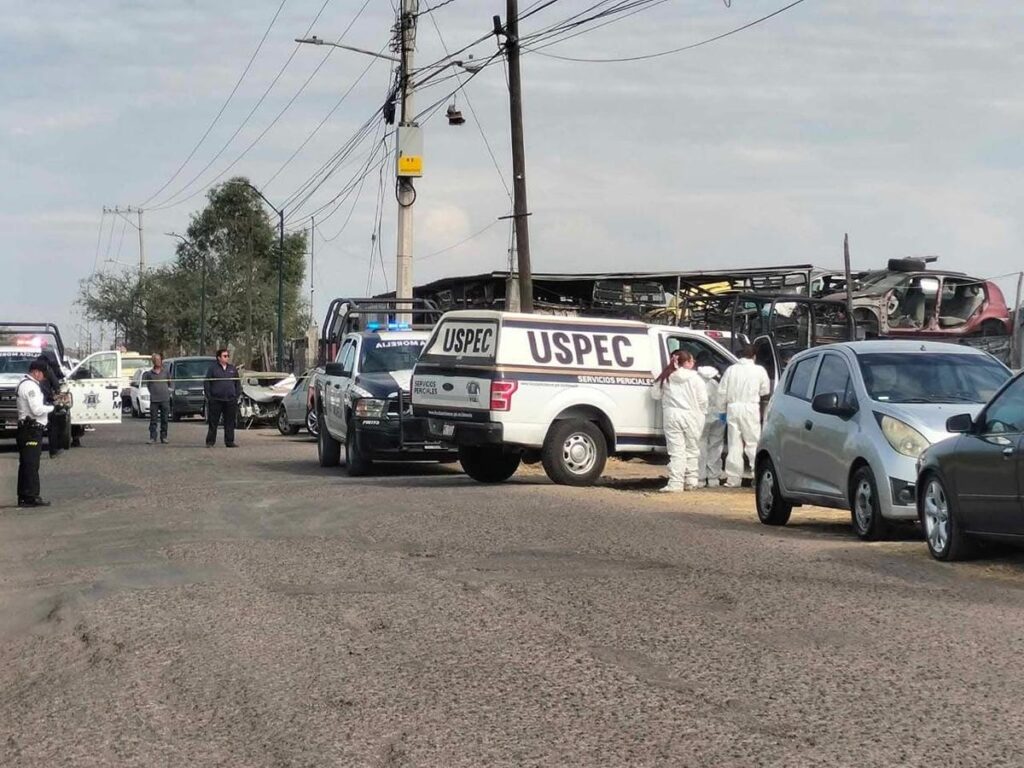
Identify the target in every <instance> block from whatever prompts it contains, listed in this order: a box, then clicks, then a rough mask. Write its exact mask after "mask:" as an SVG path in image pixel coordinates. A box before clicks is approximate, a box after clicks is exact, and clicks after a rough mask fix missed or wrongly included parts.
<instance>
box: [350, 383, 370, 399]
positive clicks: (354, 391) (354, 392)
mask: <svg viewBox="0 0 1024 768" xmlns="http://www.w3.org/2000/svg"><path fill="white" fill-rule="evenodd" d="M348 396H349V397H350V398H351V399H353V400H358V399H359V398H360V397H370V398H372V397H373V392H370V391H369V390H368V389H363V388H362V387H360V386H359V385H358V384H353V385H352V386H351V387H349V388H348Z"/></svg>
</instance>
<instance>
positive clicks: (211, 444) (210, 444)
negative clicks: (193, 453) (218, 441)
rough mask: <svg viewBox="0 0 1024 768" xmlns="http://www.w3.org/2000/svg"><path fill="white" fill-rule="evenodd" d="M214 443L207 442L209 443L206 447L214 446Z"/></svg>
mask: <svg viewBox="0 0 1024 768" xmlns="http://www.w3.org/2000/svg"><path fill="white" fill-rule="evenodd" d="M213 445H214V444H213V443H207V444H206V447H207V448H213Z"/></svg>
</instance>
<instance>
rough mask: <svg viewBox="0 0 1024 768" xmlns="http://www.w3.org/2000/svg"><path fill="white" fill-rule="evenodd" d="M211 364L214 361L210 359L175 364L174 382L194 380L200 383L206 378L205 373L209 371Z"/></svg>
mask: <svg viewBox="0 0 1024 768" xmlns="http://www.w3.org/2000/svg"><path fill="white" fill-rule="evenodd" d="M213 362H214V359H213V358H212V357H211V358H210V359H209V360H185V361H184V362H180V363H175V364H174V380H175V381H185V380H187V379H194V380H195V382H196V383H202V379H203V378H205V377H206V371H207V370H209V368H210V366H211V365H212V364H213Z"/></svg>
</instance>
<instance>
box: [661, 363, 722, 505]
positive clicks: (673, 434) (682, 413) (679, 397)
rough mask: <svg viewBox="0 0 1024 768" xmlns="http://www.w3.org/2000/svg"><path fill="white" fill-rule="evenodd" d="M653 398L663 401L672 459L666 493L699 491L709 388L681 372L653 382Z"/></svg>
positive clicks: (686, 371)
mask: <svg viewBox="0 0 1024 768" xmlns="http://www.w3.org/2000/svg"><path fill="white" fill-rule="evenodd" d="M651 397H653V398H654V399H655V400H660V401H661V410H662V424H663V425H664V429H665V445H666V446H667V447H668V457H669V464H668V485H667V486H666V490H672V491H681V490H684V489H686V488H696V487H697V476H698V474H699V472H698V466H697V465H698V463H699V461H700V438H701V433H702V432H703V430H704V417H705V414H706V413H707V409H708V390H707V385H706V384H705V383H704V379H702V378H701V376H700V374H699V373H697V372H696V371H695V370H693V369H689V368H679V369H677V370H675V371H673V372H672V374H671V375H670V376H669V377H668V378H667V379H665V381H663V382H661V383H658V382H657V381H655V382H654V384H653V386H652V388H651Z"/></svg>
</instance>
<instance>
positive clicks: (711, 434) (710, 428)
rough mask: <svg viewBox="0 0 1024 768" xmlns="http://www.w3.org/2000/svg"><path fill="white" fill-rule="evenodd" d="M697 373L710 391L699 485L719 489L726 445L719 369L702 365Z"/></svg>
mask: <svg viewBox="0 0 1024 768" xmlns="http://www.w3.org/2000/svg"><path fill="white" fill-rule="evenodd" d="M697 373H699V374H700V375H701V378H703V379H704V383H705V385H706V386H707V389H708V413H707V417H706V418H705V419H704V431H703V432H702V433H701V436H700V460H699V464H698V473H697V484H698V485H699V486H700V487H701V488H703V487H704V486H705V485H710V486H711V487H712V488H717V487H718V486H719V485H720V484H721V482H722V448H723V447H724V445H725V406H724V405H723V404H722V403H721V401H720V398H719V393H718V369H717V368H715V367H714V366H711V365H702V366H701V367H700V368H698V369H697Z"/></svg>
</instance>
